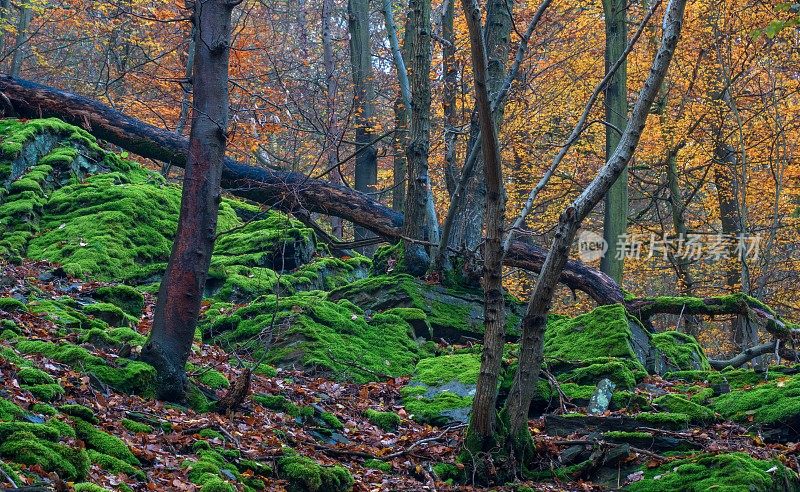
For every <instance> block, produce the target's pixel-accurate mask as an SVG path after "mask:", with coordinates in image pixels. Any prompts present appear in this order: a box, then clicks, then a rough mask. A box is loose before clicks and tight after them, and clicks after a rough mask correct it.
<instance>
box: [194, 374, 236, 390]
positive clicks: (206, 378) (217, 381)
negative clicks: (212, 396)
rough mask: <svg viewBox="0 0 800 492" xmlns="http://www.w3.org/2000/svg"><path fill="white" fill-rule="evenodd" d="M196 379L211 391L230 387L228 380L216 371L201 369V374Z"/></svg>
mask: <svg viewBox="0 0 800 492" xmlns="http://www.w3.org/2000/svg"><path fill="white" fill-rule="evenodd" d="M197 379H198V380H199V381H200V382H201V383H203V384H205V385H206V386H208V387H209V388H211V389H224V388H228V387H230V385H231V383H230V382H229V381H228V378H226V377H225V375H224V374H222V373H221V372H219V371H217V370H216V369H203V373H202V374H201V375H200V376H199V377H198V378H197Z"/></svg>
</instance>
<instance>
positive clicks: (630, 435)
mask: <svg viewBox="0 0 800 492" xmlns="http://www.w3.org/2000/svg"><path fill="white" fill-rule="evenodd" d="M603 437H604V438H605V439H612V440H615V441H633V440H641V439H652V438H653V434H651V433H649V432H626V431H608V432H603Z"/></svg>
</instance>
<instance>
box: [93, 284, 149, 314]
mask: <svg viewBox="0 0 800 492" xmlns="http://www.w3.org/2000/svg"><path fill="white" fill-rule="evenodd" d="M91 296H92V297H93V298H95V299H97V300H98V301H100V302H105V303H109V304H113V305H114V306H117V307H118V308H120V309H121V310H123V311H124V312H125V313H126V314H128V315H130V316H133V317H134V318H137V319H138V318H139V316H141V315H142V311H143V310H144V296H142V294H141V293H140V292H139V291H138V290H136V289H134V288H133V287H130V286H128V285H123V284H119V285H112V286H107V287H100V288H98V289H95V290H94V291H93V292H92V293H91Z"/></svg>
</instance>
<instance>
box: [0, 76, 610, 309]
mask: <svg viewBox="0 0 800 492" xmlns="http://www.w3.org/2000/svg"><path fill="white" fill-rule="evenodd" d="M0 94H2V97H0V100H1V103H2V105H3V106H4V109H5V114H6V115H7V116H12V115H18V116H21V117H24V118H46V117H56V118H60V119H62V120H64V121H66V122H68V123H71V124H73V125H77V126H80V127H83V128H84V129H86V130H87V131H89V132H90V133H91V134H92V135H94V136H95V137H97V138H99V139H101V140H105V141H107V142H109V143H112V144H114V145H117V146H119V147H122V148H123V149H125V150H127V151H129V152H132V153H135V154H138V155H140V156H142V157H147V158H151V159H156V160H159V161H162V162H166V163H169V164H170V165H175V166H178V167H183V166H184V165H185V164H186V153H187V150H188V148H189V140H188V139H187V138H185V137H182V136H180V135H177V134H176V133H174V132H171V131H168V130H164V129H161V128H158V127H155V126H153V125H150V124H147V123H145V122H143V121H140V120H137V119H136V118H132V117H130V116H127V115H125V114H124V113H122V112H120V111H117V110H115V109H112V108H111V107H109V106H106V105H105V104H103V103H101V102H99V101H96V100H93V99H90V98H87V97H83V96H79V95H77V94H72V93H69V92H65V91H62V90H58V89H54V88H52V87H48V86H45V85H42V84H37V83H35V82H30V81H26V80H22V79H17V78H12V77H9V76H7V75H0ZM222 187H223V188H224V189H225V190H226V191H227V192H229V193H231V194H233V195H236V196H239V197H242V198H246V199H248V200H252V201H254V202H257V203H262V204H265V205H269V206H271V207H274V208H277V209H279V210H282V211H284V212H288V213H295V212H297V213H307V212H316V213H321V214H325V215H333V216H336V217H341V218H342V219H345V220H348V221H350V222H353V223H354V224H358V225H360V226H363V227H365V228H367V229H370V230H371V231H373V232H374V233H376V234H378V235H380V236H382V237H384V238H386V239H387V240H398V239H400V238H401V232H402V225H403V215H402V214H400V213H398V212H396V211H394V210H392V209H391V208H389V207H386V206H385V205H383V204H381V203H379V202H377V201H375V200H373V199H372V198H370V197H369V196H368V195H365V194H363V193H360V192H357V191H355V190H353V189H350V188H347V187H345V186H342V185H338V184H334V183H331V182H329V181H325V180H319V179H312V178H309V177H308V176H305V175H304V174H300V173H294V172H286V171H278V170H274V169H266V168H259V167H254V166H248V165H244V164H241V163H239V162H236V161H235V160H234V159H231V158H226V160H225V167H224V169H223V173H222ZM546 255H547V251H546V250H545V249H543V248H541V247H540V246H536V245H534V244H530V243H525V242H523V241H514V242H513V243H512V244H511V247H510V249H509V251H508V254H507V255H506V261H505V264H506V265H508V266H512V267H518V268H522V269H525V270H529V271H532V272H539V271H540V270H541V267H542V264H543V263H544V259H545V256H546ZM561 282H562V283H563V284H564V285H566V286H567V287H569V288H570V289H572V290H574V291H575V290H579V291H582V292H585V293H586V294H588V295H589V296H590V297H591V298H592V299H593V300H594V301H595V302H597V303H598V304H615V303H620V302H622V300H623V295H622V290H621V289H620V287H619V286H618V285H617V284H616V282H614V281H613V280H612V279H611V278H610V277H608V276H607V275H605V274H604V273H602V272H600V271H598V270H595V269H593V268H590V267H588V266H586V265H584V264H582V263H580V262H578V261H570V262H568V263H567V266H566V267H565V269H564V272H563V273H562V275H561Z"/></svg>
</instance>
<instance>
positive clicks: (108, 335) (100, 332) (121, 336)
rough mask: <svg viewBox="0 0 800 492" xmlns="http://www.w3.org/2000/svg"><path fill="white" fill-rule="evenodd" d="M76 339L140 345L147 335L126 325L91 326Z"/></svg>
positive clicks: (96, 342) (103, 343) (112, 345)
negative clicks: (112, 326) (108, 327)
mask: <svg viewBox="0 0 800 492" xmlns="http://www.w3.org/2000/svg"><path fill="white" fill-rule="evenodd" d="M78 340H79V341H81V342H88V343H92V344H94V345H100V346H109V347H117V346H120V345H123V344H128V345H131V346H139V347H140V346H142V345H144V343H145V341H146V340H147V337H145V336H144V335H142V334H141V333H139V332H138V331H136V330H133V329H131V328H127V327H121V328H111V329H102V328H92V329H91V330H89V331H87V332H86V333H84V334H83V335H81V336H80V337H79V338H78Z"/></svg>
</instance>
